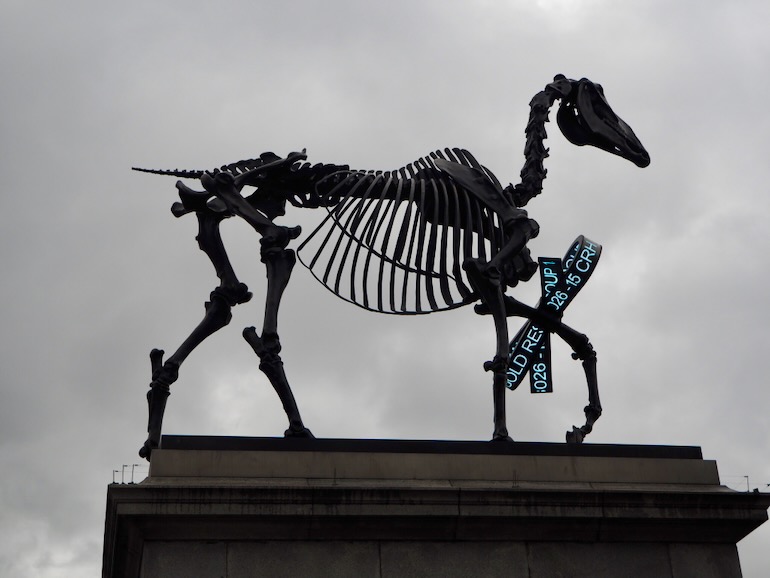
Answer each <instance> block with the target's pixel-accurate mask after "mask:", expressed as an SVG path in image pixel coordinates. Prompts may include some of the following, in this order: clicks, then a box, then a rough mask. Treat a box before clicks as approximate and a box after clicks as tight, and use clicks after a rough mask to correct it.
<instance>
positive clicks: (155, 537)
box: [104, 436, 770, 578]
mask: <svg viewBox="0 0 770 578" xmlns="http://www.w3.org/2000/svg"><path fill="white" fill-rule="evenodd" d="M161 447H162V449H159V450H156V451H155V452H154V453H153V456H152V463H151V467H150V475H149V477H148V478H147V480H145V481H144V482H142V483H141V484H136V485H133V484H129V485H119V484H113V485H111V486H109V489H108V495H107V519H106V527H105V548H104V576H105V577H110V578H112V577H131V578H138V577H141V578H155V577H159V576H162V577H164V578H176V577H189V576H196V577H200V578H208V577H216V578H220V577H226V578H242V577H260V576H270V577H279V576H287V577H288V576H292V577H295V576H302V577H303V578H307V577H315V576H334V577H343V576H351V577H353V576H354V577H356V578H358V577H363V576H372V577H378V578H386V577H394V578H396V577H397V578H403V577H408V576H441V577H450V576H458V577H460V576H462V577H466V576H485V577H494V576H509V577H514V578H517V577H522V578H539V577H542V578H550V577H553V576H569V577H571V578H572V577H575V578H577V577H582V576H585V577H591V578H602V577H615V576H619V575H622V576H628V577H636V576H638V577H645V578H647V577H650V576H655V577H659V578H666V577H670V578H683V577H689V576H697V577H698V578H712V577H713V578H725V577H737V576H740V567H739V563H738V554H737V549H736V543H737V542H738V541H739V540H740V539H741V538H743V537H744V536H746V535H747V534H748V533H749V532H751V531H752V530H753V529H754V528H756V527H757V526H759V525H760V524H761V523H763V522H764V521H765V520H767V508H768V506H769V505H770V496H768V495H767V494H747V493H740V492H735V491H733V490H730V489H728V488H725V487H724V486H721V485H720V483H719V477H718V474H717V468H716V463H715V462H713V461H708V460H703V459H702V456H701V452H700V449H699V448H693V447H661V446H611V445H593V444H585V445H581V446H572V445H569V446H568V445H565V444H527V443H511V444H508V443H491V442H488V443H485V442H419V441H388V440H284V439H255V438H197V437H181V436H165V437H164V438H163V442H162V446H161Z"/></svg>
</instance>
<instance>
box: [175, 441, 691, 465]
mask: <svg viewBox="0 0 770 578" xmlns="http://www.w3.org/2000/svg"><path fill="white" fill-rule="evenodd" d="M160 447H161V448H162V449H164V450H191V451H194V450H212V451H255V452H271V451H280V452H291V451H302V452H369V453H409V454H414V453H426V454H478V455H520V456H532V455H540V456H584V457H607V458H659V459H660V458H663V459H665V458H669V459H694V460H701V459H703V453H702V451H701V448H700V447H698V446H661V445H628V444H566V443H563V444H560V443H546V442H480V441H449V440H393V439H346V438H313V439H308V438H273V437H239V436H195V435H164V436H163V438H162V439H161V444H160Z"/></svg>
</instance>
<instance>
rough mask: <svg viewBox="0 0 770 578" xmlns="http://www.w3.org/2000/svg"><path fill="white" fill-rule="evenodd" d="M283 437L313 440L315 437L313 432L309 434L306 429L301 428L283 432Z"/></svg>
mask: <svg viewBox="0 0 770 578" xmlns="http://www.w3.org/2000/svg"><path fill="white" fill-rule="evenodd" d="M283 437H285V438H306V439H315V436H314V435H313V432H311V431H310V430H309V429H307V428H306V427H303V428H300V429H293V428H289V429H287V430H286V431H285V432H283Z"/></svg>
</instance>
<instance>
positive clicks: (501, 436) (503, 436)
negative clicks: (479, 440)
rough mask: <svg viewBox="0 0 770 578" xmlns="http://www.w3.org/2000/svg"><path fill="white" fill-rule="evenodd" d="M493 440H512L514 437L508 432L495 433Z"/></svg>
mask: <svg viewBox="0 0 770 578" xmlns="http://www.w3.org/2000/svg"><path fill="white" fill-rule="evenodd" d="M491 441H493V442H512V441H513V438H512V437H511V436H509V435H508V434H495V435H494V436H493V437H492V440H491Z"/></svg>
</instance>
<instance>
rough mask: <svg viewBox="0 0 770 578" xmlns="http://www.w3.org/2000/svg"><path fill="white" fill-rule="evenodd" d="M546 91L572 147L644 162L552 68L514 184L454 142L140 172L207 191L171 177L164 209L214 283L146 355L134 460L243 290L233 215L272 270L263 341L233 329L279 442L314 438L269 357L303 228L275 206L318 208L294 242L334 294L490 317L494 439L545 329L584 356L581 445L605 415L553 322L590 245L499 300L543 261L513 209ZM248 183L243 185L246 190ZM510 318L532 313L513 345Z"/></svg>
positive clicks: (534, 156) (631, 141) (586, 84)
mask: <svg viewBox="0 0 770 578" xmlns="http://www.w3.org/2000/svg"><path fill="white" fill-rule="evenodd" d="M556 100H561V105H560V108H559V111H558V113H557V122H558V125H559V127H560V129H561V130H562V133H563V134H564V135H565V137H566V138H567V139H568V140H569V141H570V142H572V143H573V144H576V145H578V146H582V145H592V146H596V147H599V148H601V149H603V150H606V151H608V152H610V153H612V154H616V155H619V156H621V157H623V158H625V159H628V160H630V161H632V162H633V163H634V164H636V165H637V166H639V167H645V166H647V165H648V164H649V162H650V159H649V155H648V154H647V152H646V151H645V149H644V147H643V146H642V144H641V143H640V142H639V139H637V137H636V135H634V133H633V131H632V130H631V128H630V127H629V126H628V125H627V124H626V123H625V122H623V121H622V120H621V119H620V118H619V117H618V116H617V115H615V113H614V112H613V111H612V109H611V108H610V106H609V104H608V103H607V101H606V99H605V98H604V93H603V89H602V87H601V86H600V85H598V84H594V83H592V82H591V81H589V80H587V79H585V78H584V79H581V80H570V79H567V78H566V77H564V76H563V75H558V76H556V77H555V78H554V81H553V82H552V83H550V84H548V85H547V86H546V87H545V89H544V90H542V91H540V92H539V93H537V94H536V95H535V96H534V98H533V99H532V101H531V102H530V107H531V112H530V117H529V122H528V123H527V127H526V131H525V134H526V144H525V149H524V154H525V159H526V160H525V164H524V168H523V169H522V171H521V178H522V180H521V182H520V183H519V184H517V185H515V186H513V185H508V186H507V187H505V188H503V187H502V185H501V184H500V182H499V181H498V180H497V178H496V177H495V176H494V175H493V174H492V172H491V171H489V170H488V169H487V168H485V167H483V166H482V165H480V164H479V163H478V162H477V161H476V159H475V158H474V157H473V156H472V155H471V154H470V153H469V152H468V151H465V150H463V149H444V150H443V151H436V152H434V153H431V154H430V155H427V156H425V157H423V158H421V159H418V160H417V161H415V162H413V163H411V164H409V165H407V166H405V167H403V168H401V169H398V170H396V171H360V170H352V169H350V168H349V167H348V166H346V165H333V164H325V165H324V164H316V165H311V164H310V163H307V162H305V159H306V154H305V152H304V151H303V152H301V153H296V152H295V153H290V154H289V155H287V156H286V157H285V158H282V157H279V156H277V155H275V154H273V153H264V154H262V155H260V157H259V158H257V159H251V160H244V161H239V162H237V163H233V164H230V165H225V166H222V167H221V168H219V169H215V170H212V171H188V170H176V169H175V170H147V169H136V170H141V171H144V172H150V173H154V174H160V175H168V176H176V177H178V178H187V179H196V180H199V181H200V184H201V185H202V187H203V190H202V191H196V190H193V189H191V188H189V187H188V186H187V185H185V184H184V183H182V182H181V181H178V182H177V185H176V186H177V189H178V191H179V197H180V202H177V203H174V205H173V206H172V208H171V210H172V212H173V214H174V215H175V216H176V217H181V216H183V215H186V214H188V213H194V214H195V215H196V217H197V219H198V223H199V233H198V236H197V240H198V244H199V246H200V248H201V250H202V251H204V252H205V253H206V255H207V256H208V257H209V258H210V260H211V262H212V264H213V265H214V268H215V270H216V274H217V276H218V277H219V279H220V284H219V286H218V287H217V288H216V289H214V291H213V292H212V293H211V295H210V298H209V301H208V302H207V303H206V312H205V315H204V318H203V320H202V321H201V322H200V324H199V325H198V326H197V327H196V328H195V329H194V330H193V331H192V333H191V334H190V336H189V337H188V338H187V339H186V340H185V341H184V342H183V343H182V345H181V346H180V347H179V348H178V349H177V350H176V351H175V352H174V353H173V354H172V355H171V356H170V357H169V358H168V359H167V360H166V361H165V363H164V362H163V352H162V351H160V350H153V351H152V353H151V354H150V357H151V363H152V382H151V384H150V390H149V392H148V394H147V399H148V404H149V422H148V438H147V441H146V442H145V444H144V446H143V447H142V449H141V450H140V455H142V456H143V457H146V458H148V459H149V456H150V454H151V452H152V449H153V448H155V447H158V444H159V442H160V435H161V426H162V420H163V414H164V412H165V405H166V399H167V398H168V395H169V392H170V386H171V384H172V383H174V382H175V381H176V380H177V378H178V372H179V367H180V365H181V364H182V362H183V361H184V360H185V359H186V358H187V356H188V355H189V354H190V353H191V352H192V351H193V350H194V349H195V347H197V346H198V345H199V344H200V343H201V342H202V341H203V340H204V339H206V338H207V337H208V336H209V335H211V334H213V333H214V332H216V331H218V330H219V329H221V328H222V327H224V326H226V325H227V324H228V323H229V322H230V319H231V317H232V315H231V309H232V307H234V306H235V305H237V304H239V303H245V302H246V301H248V300H249V299H250V298H251V293H250V292H249V291H248V288H247V287H246V285H244V284H243V283H241V282H240V281H239V280H238V278H237V276H236V274H235V272H234V271H233V268H232V266H231V264H230V260H229V258H228V256H227V253H226V251H225V247H224V245H223V243H222V239H221V237H220V233H219V225H220V223H221V222H222V221H223V220H224V219H226V218H229V217H232V216H238V217H241V218H242V219H244V220H245V221H246V222H247V223H249V225H251V226H252V227H253V228H254V230H255V231H256V232H257V233H258V234H259V235H260V236H261V239H260V245H261V249H260V253H261V260H262V262H263V263H265V266H266V269H267V296H266V304H265V317H264V321H263V325H262V331H261V334H260V333H257V331H256V329H255V328H254V327H248V328H246V329H245V330H244V332H243V336H244V338H245V340H246V341H247V342H248V343H249V344H250V345H251V347H252V348H253V349H254V352H255V353H256V354H257V355H258V356H259V358H260V365H259V367H260V370H262V371H263V372H264V373H265V375H266V376H267V377H268V379H269V380H270V383H271V384H272V385H273V387H274V389H275V390H276V392H277V393H278V396H279V397H280V399H281V402H282V404H283V407H284V410H285V411H286V415H287V417H288V419H289V428H288V429H287V430H286V432H285V436H300V437H312V434H311V433H310V430H308V429H307V428H306V427H305V425H304V423H303V422H302V418H301V417H300V413H299V410H298V408H297V404H296V402H295V399H294V396H293V393H292V391H291V387H290V386H289V382H288V380H287V378H286V374H285V372H284V368H283V363H282V361H281V357H280V355H279V353H280V350H281V344H280V340H279V337H278V308H279V305H280V302H281V296H282V294H283V291H284V289H285V288H286V286H287V283H288V281H289V278H290V276H291V272H292V269H293V267H294V264H295V262H296V255H295V252H294V251H293V250H292V249H289V248H287V247H288V245H289V243H290V242H291V241H292V240H294V239H297V238H298V237H299V236H300V233H301V231H300V228H299V227H284V226H280V225H276V224H275V223H274V222H273V221H274V219H275V218H277V217H279V216H281V215H284V214H285V209H286V204H287V202H288V203H289V204H291V205H293V206H295V207H302V208H321V207H323V208H325V209H326V210H327V211H328V214H327V216H326V218H325V219H324V221H323V222H322V223H321V224H320V225H319V226H318V227H317V228H316V229H315V230H314V231H313V232H312V233H311V234H310V235H309V236H308V237H307V238H306V239H305V240H304V241H303V242H302V244H301V245H300V246H299V249H298V251H299V252H301V255H306V256H307V258H306V259H304V260H303V263H304V264H305V265H306V266H307V267H308V268H309V269H310V271H311V272H312V273H313V275H314V276H315V277H316V278H317V279H318V280H319V281H320V282H321V283H323V284H324V285H325V286H326V287H327V288H328V289H329V290H331V291H332V292H333V293H335V294H336V295H337V296H339V297H341V298H343V299H345V300H347V301H349V302H351V303H353V304H355V305H358V306H359V307H363V308H365V309H368V310H372V311H377V312H381V313H391V314H401V315H404V314H424V313H432V312H436V311H442V310H447V309H453V308H456V307H461V306H464V305H468V304H471V303H477V305H476V312H477V313H479V314H482V315H487V314H488V315H491V316H492V318H493V320H494V324H495V330H496V343H497V347H496V351H495V355H494V358H493V359H492V361H488V362H486V363H485V364H484V367H485V369H486V370H487V371H492V372H493V375H494V377H493V403H494V433H493V440H503V441H505V440H510V439H511V438H510V437H509V436H508V430H507V426H506V419H505V397H504V394H505V389H506V385H507V386H508V387H510V388H512V389H513V388H515V387H517V386H518V385H519V383H520V381H521V378H522V377H523V375H525V374H526V373H527V372H528V371H530V370H532V369H533V367H534V368H535V369H541V366H542V369H543V372H545V373H547V371H546V370H547V365H548V357H549V348H548V341H547V336H548V334H550V333H555V334H556V335H558V336H559V337H561V338H562V339H564V341H565V342H566V343H567V344H569V346H570V347H571V348H572V350H573V351H574V354H573V357H575V358H576V359H580V360H582V363H583V368H584V371H585V375H586V380H587V383H588V391H589V403H588V405H587V406H586V408H585V415H586V423H585V424H584V425H583V426H581V427H580V428H574V427H573V430H572V431H571V432H568V433H567V440H568V441H572V442H581V441H582V440H583V438H584V437H585V435H587V434H588V433H590V431H591V430H592V428H593V424H594V422H595V421H596V420H597V419H598V418H599V416H600V415H601V404H600V402H599V392H598V384H597V378H596V354H595V352H594V350H593V348H592V346H591V344H590V342H589V340H588V338H587V337H586V336H585V335H583V334H581V333H579V332H577V331H575V330H574V329H572V328H570V327H568V326H567V325H565V324H564V323H563V322H562V321H561V316H562V313H563V311H564V308H565V307H566V306H567V304H568V303H569V302H570V301H571V300H572V299H573V298H574V296H575V294H576V293H577V291H578V290H579V288H580V287H581V286H582V284H584V283H585V281H586V280H587V278H588V276H589V275H590V272H591V271H592V270H593V267H595V265H596V261H597V260H598V257H599V254H600V251H601V247H600V246H599V245H598V244H596V243H594V242H592V241H590V240H588V239H585V238H584V237H579V238H578V240H577V241H576V242H575V244H574V245H573V246H572V247H571V248H570V250H569V251H568V252H567V255H565V258H564V260H559V259H553V260H544V259H540V269H541V282H542V285H543V299H542V300H541V302H540V304H539V305H538V306H537V307H530V306H528V305H525V304H524V303H521V302H519V301H517V300H516V299H514V298H513V297H511V296H510V295H507V294H506V289H507V288H508V287H515V286H516V285H517V284H518V283H519V282H520V281H528V280H529V279H531V277H532V276H533V275H534V273H535V272H536V270H537V269H538V265H537V263H535V261H533V259H532V258H531V256H530V253H529V250H528V248H527V242H528V241H529V240H530V239H532V238H534V237H535V236H536V235H537V234H538V230H539V229H538V224H537V223H536V222H535V221H534V220H532V219H530V218H529V217H528V215H527V212H526V211H525V210H523V209H522V207H524V206H525V205H526V204H527V203H528V202H529V200H530V199H532V198H533V197H534V196H536V195H538V194H539V193H540V192H541V190H542V183H543V180H544V179H545V176H546V171H545V169H544V168H543V160H544V159H545V158H546V157H547V156H548V151H547V149H545V147H544V146H543V141H544V139H545V138H546V132H545V123H546V122H547V121H548V111H549V109H550V108H551V107H552V106H553V104H554V103H555V101H556ZM246 187H252V188H254V191H253V192H251V193H250V194H248V195H246V196H245V195H244V194H243V190H244V189H245V188H246ZM510 316H517V317H524V318H526V319H527V320H528V322H527V324H525V326H524V327H523V328H522V330H521V331H520V332H519V333H518V334H517V335H516V337H514V339H513V340H512V341H511V342H509V334H508V325H507V317H510ZM543 372H537V373H538V374H540V373H543ZM535 373H536V372H535V371H533V372H532V374H533V375H534V374H535ZM545 373H543V375H545ZM533 379H534V378H533ZM543 379H544V381H543V380H541V382H542V383H548V384H549V383H550V378H545V377H544V378H543ZM533 383H535V382H533ZM533 387H535V386H534V385H533ZM539 387H540V386H539ZM541 387H542V388H543V389H542V390H545V387H546V386H545V385H544V386H541ZM535 389H537V390H540V389H538V388H537V387H535Z"/></svg>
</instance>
